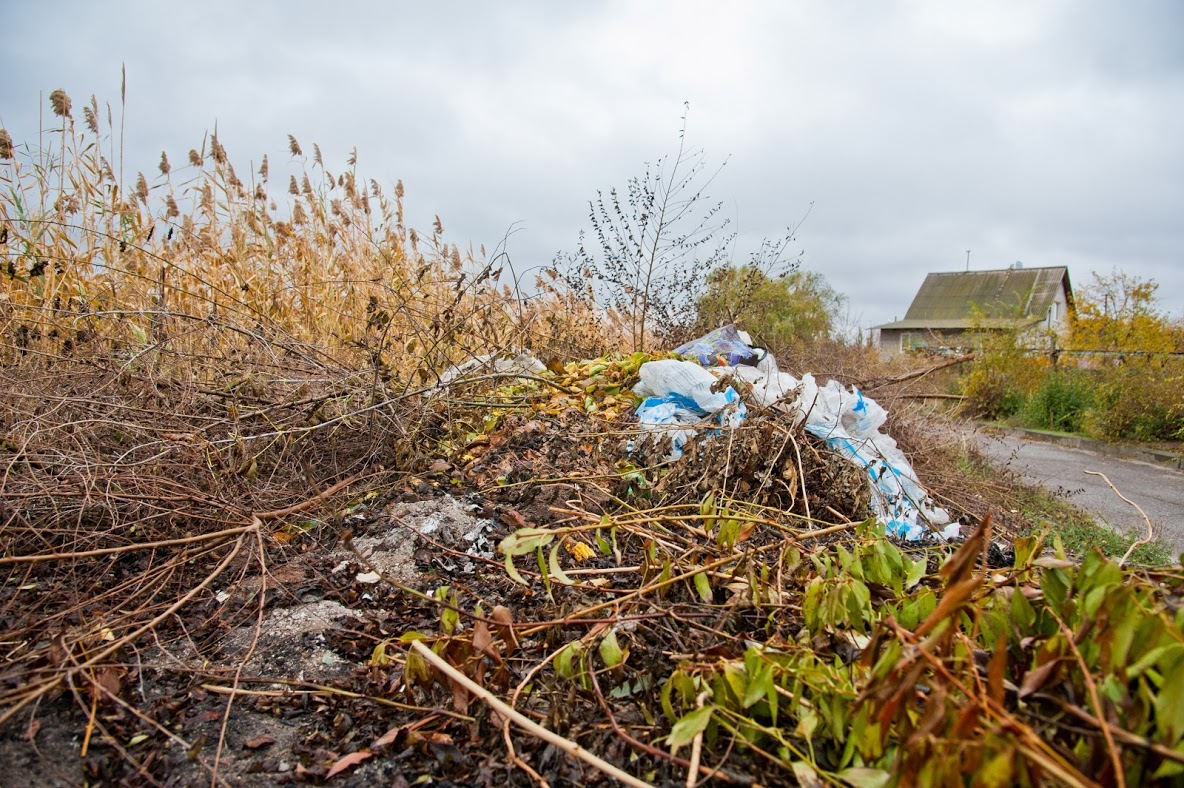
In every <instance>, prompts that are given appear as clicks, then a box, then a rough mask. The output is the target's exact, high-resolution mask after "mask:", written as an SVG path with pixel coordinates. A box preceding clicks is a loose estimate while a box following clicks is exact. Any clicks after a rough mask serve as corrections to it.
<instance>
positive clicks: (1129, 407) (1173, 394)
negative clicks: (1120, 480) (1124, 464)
mask: <svg viewBox="0 0 1184 788" xmlns="http://www.w3.org/2000/svg"><path fill="white" fill-rule="evenodd" d="M1182 366H1184V365H1181V364H1180V362H1178V361H1172V362H1167V361H1156V360H1152V359H1141V360H1137V361H1135V362H1133V363H1128V364H1123V365H1121V366H1118V367H1115V368H1113V369H1110V370H1106V371H1105V372H1104V373H1103V376H1102V379H1101V381H1100V383H1099V385H1098V387H1097V392H1096V396H1095V407H1094V409H1093V410H1092V411H1091V412H1090V414H1089V417H1088V419H1087V420H1086V423H1085V425H1084V426H1085V428H1086V431H1087V432H1089V433H1090V434H1092V435H1095V436H1096V437H1099V438H1104V439H1106V440H1115V439H1119V438H1131V439H1134V440H1180V439H1184V393H1182V392H1181V388H1180V387H1181V384H1184V368H1182Z"/></svg>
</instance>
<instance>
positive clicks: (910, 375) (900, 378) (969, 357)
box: [860, 353, 974, 391]
mask: <svg viewBox="0 0 1184 788" xmlns="http://www.w3.org/2000/svg"><path fill="white" fill-rule="evenodd" d="M973 360H974V354H973V353H967V354H966V355H964V356H958V357H957V358H952V359H950V360H949V361H943V362H942V363H940V364H936V365H934V366H932V367H926V368H925V369H919V370H917V371H915V372H906V373H905V374H903V375H897V376H896V377H894V378H878V379H875V380H869V381H867V382H865V383H864V384H863V385H862V386H860V388H861V389H863V390H864V391H875V390H876V389H882V388H884V387H885V386H891V385H892V384H893V383H904V382H905V381H907V380H913V379H914V378H923V377H925V376H926V375H928V374H930V373H931V372H937V371H938V370H939V369H945V368H946V367H953V366H957V365H958V364H965V363H966V362H967V361H973Z"/></svg>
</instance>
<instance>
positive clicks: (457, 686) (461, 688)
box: [449, 681, 473, 714]
mask: <svg viewBox="0 0 1184 788" xmlns="http://www.w3.org/2000/svg"><path fill="white" fill-rule="evenodd" d="M449 683H450V684H452V708H453V709H455V710H456V712H457V713H458V714H464V713H465V712H466V711H468V708H469V704H470V703H471V702H472V701H473V696H472V695H470V694H469V691H468V689H466V688H465V685H464V684H461V683H460V682H459V681H451V682H449Z"/></svg>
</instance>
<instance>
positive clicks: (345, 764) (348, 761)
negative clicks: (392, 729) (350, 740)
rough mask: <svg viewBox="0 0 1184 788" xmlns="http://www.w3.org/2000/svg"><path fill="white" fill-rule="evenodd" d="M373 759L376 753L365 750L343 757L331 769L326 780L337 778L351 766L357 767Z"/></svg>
mask: <svg viewBox="0 0 1184 788" xmlns="http://www.w3.org/2000/svg"><path fill="white" fill-rule="evenodd" d="M373 757H374V753H372V752H366V751H365V750H359V751H357V752H351V753H350V754H349V755H343V756H341V757H340V758H338V759H337V763H335V764H333V765H332V766H331V767H329V773H328V774H326V775H325V779H326V780H328V779H330V778H331V777H336V776H337V775H339V774H341V773H342V772H344V771H345V770H346V769H348V768H350V767H351V766H357V765H358V764H359V763H361V762H362V761H364V760H366V759H367V758H373Z"/></svg>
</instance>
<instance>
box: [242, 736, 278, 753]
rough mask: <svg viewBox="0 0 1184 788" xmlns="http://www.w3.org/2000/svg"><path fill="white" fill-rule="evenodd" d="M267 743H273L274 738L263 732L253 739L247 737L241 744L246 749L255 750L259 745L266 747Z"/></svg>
mask: <svg viewBox="0 0 1184 788" xmlns="http://www.w3.org/2000/svg"><path fill="white" fill-rule="evenodd" d="M269 744H275V739H273V738H271V737H270V736H268V735H267V734H263V735H262V736H256V737H255V738H253V739H248V740H247V742H246V743H245V744H243V746H244V747H246V748H247V749H248V750H257V749H259V748H260V747H266V746H267V745H269Z"/></svg>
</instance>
